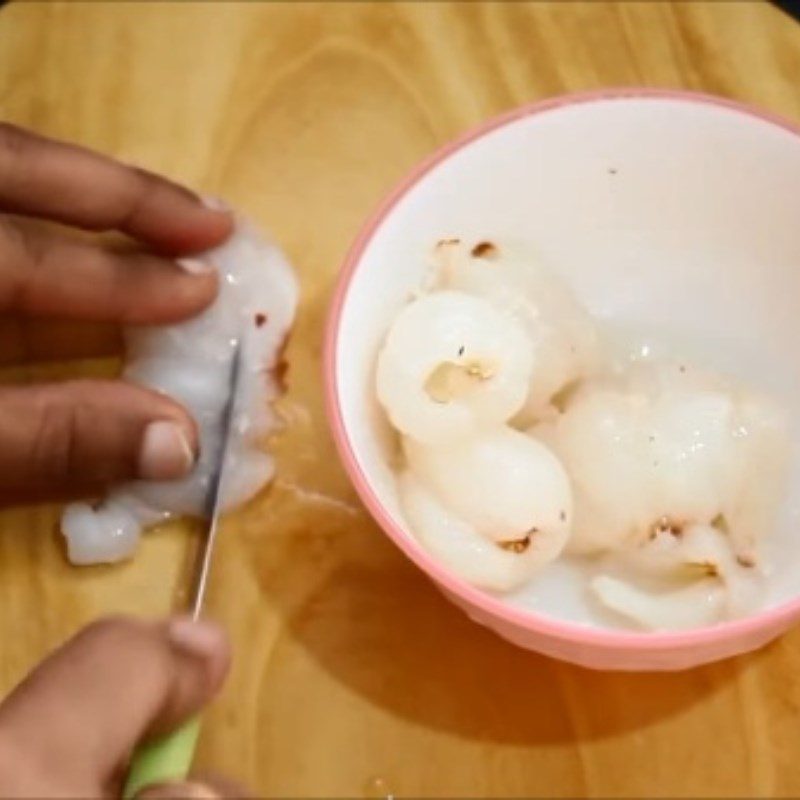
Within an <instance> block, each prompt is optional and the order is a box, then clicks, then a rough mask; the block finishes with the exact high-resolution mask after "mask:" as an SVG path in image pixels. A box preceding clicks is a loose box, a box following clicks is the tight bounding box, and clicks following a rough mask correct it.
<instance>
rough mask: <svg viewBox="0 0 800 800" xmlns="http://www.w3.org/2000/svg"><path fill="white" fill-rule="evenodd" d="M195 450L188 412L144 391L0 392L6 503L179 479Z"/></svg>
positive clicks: (61, 386) (84, 383)
mask: <svg viewBox="0 0 800 800" xmlns="http://www.w3.org/2000/svg"><path fill="white" fill-rule="evenodd" d="M196 450H197V433H196V428H195V425H194V423H193V421H192V420H191V418H190V417H189V416H188V414H187V413H186V411H185V410H184V409H183V408H182V407H181V406H180V405H178V404H177V403H175V402H173V401H172V400H171V399H169V398H167V397H165V396H164V395H160V394H157V393H156V392H152V391H149V390H147V389H144V388H142V387H140V386H134V385H133V384H128V383H125V382H123V381H106V380H75V381H64V382H63V383H45V384H36V385H31V386H0V475H2V476H3V486H2V493H3V494H2V495H0V502H2V501H3V500H4V499H6V496H8V497H10V498H12V499H13V500H14V501H17V502H18V501H19V499H20V498H22V499H27V498H28V497H33V498H35V499H38V498H39V497H41V496H47V497H53V495H54V494H58V495H62V494H66V495H69V494H81V493H84V492H85V490H87V489H90V488H91V489H94V490H96V489H97V488H98V486H104V485H107V484H108V483H111V482H116V481H120V480H126V479H130V478H143V479H151V480H164V479H169V478H180V477H183V476H184V475H185V474H186V473H187V472H189V470H190V469H191V468H192V466H193V464H194V458H195V456H194V454H195V452H196Z"/></svg>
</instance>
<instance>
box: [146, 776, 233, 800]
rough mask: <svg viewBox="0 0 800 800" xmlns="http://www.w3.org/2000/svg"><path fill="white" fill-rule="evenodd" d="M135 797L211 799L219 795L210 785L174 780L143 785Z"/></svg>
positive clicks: (178, 799) (160, 799)
mask: <svg viewBox="0 0 800 800" xmlns="http://www.w3.org/2000/svg"><path fill="white" fill-rule="evenodd" d="M136 797H138V798H142V800H145V798H147V799H148V800H182V799H183V798H186V799H187V800H211V798H214V799H215V800H216V798H219V797H221V795H220V794H218V793H217V792H215V791H214V790H213V789H212V788H211V787H210V786H206V785H205V784H204V783H197V782H196V781H175V782H174V783H158V784H153V785H152V786H145V787H144V789H142V790H141V791H140V792H138V793H137V795H136Z"/></svg>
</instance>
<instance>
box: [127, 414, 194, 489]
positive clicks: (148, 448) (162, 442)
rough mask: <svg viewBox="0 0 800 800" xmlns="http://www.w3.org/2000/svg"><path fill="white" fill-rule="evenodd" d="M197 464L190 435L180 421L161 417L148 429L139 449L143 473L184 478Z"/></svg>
mask: <svg viewBox="0 0 800 800" xmlns="http://www.w3.org/2000/svg"><path fill="white" fill-rule="evenodd" d="M193 464H194V453H193V452H192V448H191V445H190V444H189V438H188V437H187V436H186V433H185V432H184V430H183V428H182V427H181V426H180V425H178V423H177V422H167V421H166V420H159V421H158V422H151V423H150V424H149V425H148V426H147V427H146V428H145V429H144V436H143V437H142V445H141V448H140V450H139V477H140V478H145V479H147V480H154V481H160V480H168V479H170V478H182V477H183V476H184V475H186V474H187V473H188V472H189V470H191V468H192V466H193Z"/></svg>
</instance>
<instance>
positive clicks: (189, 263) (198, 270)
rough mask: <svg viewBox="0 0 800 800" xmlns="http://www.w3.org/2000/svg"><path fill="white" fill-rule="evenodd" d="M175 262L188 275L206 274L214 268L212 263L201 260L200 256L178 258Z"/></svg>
mask: <svg viewBox="0 0 800 800" xmlns="http://www.w3.org/2000/svg"><path fill="white" fill-rule="evenodd" d="M175 263H176V264H177V265H178V266H179V267H180V268H181V269H183V270H186V272H188V273H189V274H190V275H207V274H208V273H209V272H214V270H215V269H216V267H215V266H214V265H213V264H211V263H210V262H208V261H203V259H202V258H179V259H176V261H175Z"/></svg>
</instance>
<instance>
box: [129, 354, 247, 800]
mask: <svg viewBox="0 0 800 800" xmlns="http://www.w3.org/2000/svg"><path fill="white" fill-rule="evenodd" d="M241 354H242V346H241V339H238V340H237V342H236V345H235V347H234V352H233V358H232V359H231V371H230V379H229V394H228V400H227V402H226V404H225V407H224V409H223V411H222V419H221V424H220V430H221V437H220V444H219V453H218V455H217V461H216V470H215V471H214V472H213V473H212V476H211V481H210V482H209V487H208V495H207V496H206V508H205V519H206V528H205V538H204V540H203V543H202V546H201V548H200V551H199V554H198V559H197V566H196V568H195V573H194V586H193V589H192V595H191V611H190V613H191V616H192V619H195V620H196V619H199V618H200V614H201V613H202V611H203V602H204V600H205V595H206V586H207V585H208V576H209V573H210V571H211V561H212V558H213V555H214V543H215V541H216V538H217V528H218V526H219V517H220V507H221V500H222V496H223V482H224V476H225V464H226V461H227V459H228V443H229V440H230V433H231V429H232V427H233V422H234V420H235V416H236V415H235V413H234V412H235V410H236V398H237V397H238V388H239V376H240V374H241V359H242V355H241ZM199 734H200V718H199V717H194V718H193V719H190V720H189V721H187V722H185V723H184V724H183V725H182V726H181V727H180V728H178V729H177V730H175V731H173V732H172V733H169V734H166V735H165V736H161V737H159V738H158V739H153V740H152V741H150V742H147V743H146V744H144V745H141V746H140V747H138V748H137V749H136V752H135V753H134V755H133V759H132V760H131V764H130V768H129V771H128V778H127V781H126V782H125V789H124V791H123V793H122V796H123V798H124V799H125V800H130V798H132V797H134V796H135V795H136V793H137V792H139V791H141V790H142V789H143V788H144V787H145V786H150V785H151V784H154V783H165V782H167V781H181V780H184V779H185V778H186V776H187V775H188V774H189V768H190V767H191V765H192V759H193V758H194V751H195V746H196V744H197V737H198V736H199Z"/></svg>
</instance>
